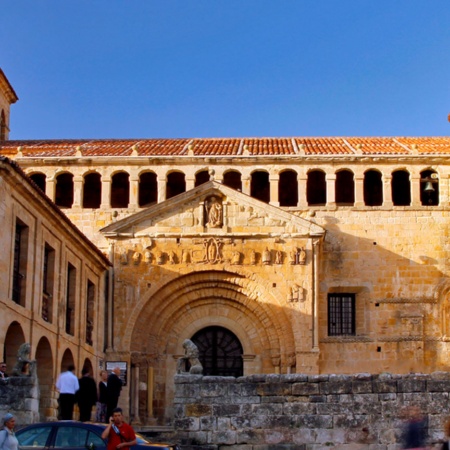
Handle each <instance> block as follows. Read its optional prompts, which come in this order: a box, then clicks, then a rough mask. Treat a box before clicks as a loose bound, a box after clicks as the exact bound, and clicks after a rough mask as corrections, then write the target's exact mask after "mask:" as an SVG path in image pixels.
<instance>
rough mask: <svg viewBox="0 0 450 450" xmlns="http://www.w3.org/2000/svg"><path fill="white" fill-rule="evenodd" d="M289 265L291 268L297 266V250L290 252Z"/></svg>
mask: <svg viewBox="0 0 450 450" xmlns="http://www.w3.org/2000/svg"><path fill="white" fill-rule="evenodd" d="M289 264H290V265H291V266H295V264H297V249H293V250H291V251H290V252H289Z"/></svg>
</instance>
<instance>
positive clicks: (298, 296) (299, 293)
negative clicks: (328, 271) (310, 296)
mask: <svg viewBox="0 0 450 450" xmlns="http://www.w3.org/2000/svg"><path fill="white" fill-rule="evenodd" d="M288 301H290V302H303V288H302V287H301V286H299V285H298V284H293V285H292V287H291V292H290V296H289V298H288Z"/></svg>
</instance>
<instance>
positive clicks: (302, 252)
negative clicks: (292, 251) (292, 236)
mask: <svg viewBox="0 0 450 450" xmlns="http://www.w3.org/2000/svg"><path fill="white" fill-rule="evenodd" d="M298 263H299V264H300V265H304V264H306V251H305V248H304V247H301V248H299V249H298Z"/></svg>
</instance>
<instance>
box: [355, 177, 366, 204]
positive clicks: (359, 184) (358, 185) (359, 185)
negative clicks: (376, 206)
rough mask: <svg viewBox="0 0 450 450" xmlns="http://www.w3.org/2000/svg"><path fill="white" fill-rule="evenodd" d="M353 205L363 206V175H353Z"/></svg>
mask: <svg viewBox="0 0 450 450" xmlns="http://www.w3.org/2000/svg"><path fill="white" fill-rule="evenodd" d="M355 206H364V175H362V176H360V175H355Z"/></svg>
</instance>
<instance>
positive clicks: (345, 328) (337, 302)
mask: <svg viewBox="0 0 450 450" xmlns="http://www.w3.org/2000/svg"><path fill="white" fill-rule="evenodd" d="M346 335H348V336H354V335H355V294H328V336H346Z"/></svg>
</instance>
